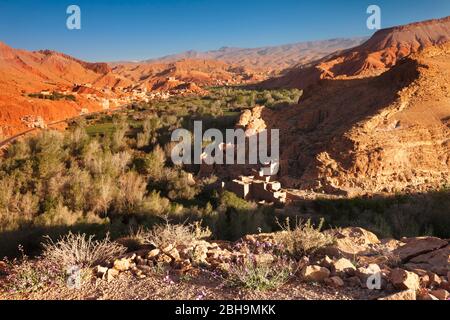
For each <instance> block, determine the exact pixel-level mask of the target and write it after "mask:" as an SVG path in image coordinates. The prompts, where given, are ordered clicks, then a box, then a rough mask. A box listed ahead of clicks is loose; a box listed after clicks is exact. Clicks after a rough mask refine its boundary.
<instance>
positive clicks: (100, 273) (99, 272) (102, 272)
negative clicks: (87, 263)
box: [94, 266, 108, 279]
mask: <svg viewBox="0 0 450 320" xmlns="http://www.w3.org/2000/svg"><path fill="white" fill-rule="evenodd" d="M107 272H108V268H106V267H102V266H96V267H95V268H94V274H95V276H96V277H99V278H102V279H103V278H104V277H105V276H106V273H107Z"/></svg>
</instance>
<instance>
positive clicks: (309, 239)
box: [276, 218, 335, 256]
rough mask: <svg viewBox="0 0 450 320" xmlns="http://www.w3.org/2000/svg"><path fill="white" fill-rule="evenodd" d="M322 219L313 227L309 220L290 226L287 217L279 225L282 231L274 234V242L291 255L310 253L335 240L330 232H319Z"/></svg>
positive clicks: (322, 222)
mask: <svg viewBox="0 0 450 320" xmlns="http://www.w3.org/2000/svg"><path fill="white" fill-rule="evenodd" d="M323 224H324V219H321V220H320V223H319V225H318V226H317V227H315V226H314V225H313V224H312V222H311V220H310V219H309V220H307V221H306V222H304V223H302V222H299V223H297V225H296V226H295V228H292V227H291V225H290V221H289V218H288V219H286V223H285V224H284V225H280V226H281V227H282V229H283V230H284V232H280V233H277V234H276V242H277V243H278V244H279V245H280V246H282V247H283V248H284V249H285V250H286V251H287V252H288V253H289V254H291V255H293V256H303V255H307V254H312V253H314V252H315V251H317V250H318V249H320V248H322V247H325V246H328V245H331V244H333V243H334V242H335V239H334V237H333V236H332V235H331V234H326V233H323V232H321V229H322V227H323Z"/></svg>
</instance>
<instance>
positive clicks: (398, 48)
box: [262, 17, 450, 89]
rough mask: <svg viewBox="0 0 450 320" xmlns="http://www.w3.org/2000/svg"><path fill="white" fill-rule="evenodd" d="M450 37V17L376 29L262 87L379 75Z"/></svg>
mask: <svg viewBox="0 0 450 320" xmlns="http://www.w3.org/2000/svg"><path fill="white" fill-rule="evenodd" d="M449 40H450V17H446V18H443V19H435V20H429V21H423V22H417V23H412V24H408V25H403V26H398V27H393V28H388V29H383V30H379V31H378V32H376V33H375V34H374V35H373V36H372V37H371V38H370V39H369V40H368V41H367V42H364V43H363V44H361V45H360V46H357V47H355V48H352V49H348V50H344V51H340V52H336V53H333V54H332V55H330V56H328V57H325V58H323V59H320V60H319V61H317V62H314V63H313V64H312V65H300V66H299V67H297V68H293V69H292V70H291V71H289V72H287V73H286V74H285V75H283V76H282V77H279V78H275V79H270V80H268V81H267V82H265V83H263V84H262V86H263V87H296V88H302V89H304V88H306V87H308V86H309V85H311V84H314V83H316V82H318V81H319V80H321V79H339V78H349V77H350V78H352V77H357V78H358V77H365V76H373V75H379V74H380V73H382V72H385V71H386V70H388V69H389V68H391V67H393V66H395V65H396V64H397V63H398V62H399V61H401V60H402V59H403V58H405V57H407V56H408V55H410V54H412V53H415V52H419V51H421V50H423V49H425V48H427V47H430V46H434V45H441V44H444V43H446V42H448V41H449Z"/></svg>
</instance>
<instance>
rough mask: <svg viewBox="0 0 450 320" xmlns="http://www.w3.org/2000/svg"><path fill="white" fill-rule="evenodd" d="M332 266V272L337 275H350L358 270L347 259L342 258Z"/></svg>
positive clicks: (333, 262)
mask: <svg viewBox="0 0 450 320" xmlns="http://www.w3.org/2000/svg"><path fill="white" fill-rule="evenodd" d="M331 265H332V270H333V271H334V272H336V273H337V274H342V273H349V272H352V271H355V270H356V267H355V266H354V265H353V263H352V262H351V261H350V260H348V259H346V258H340V259H338V260H336V261H332V263H331Z"/></svg>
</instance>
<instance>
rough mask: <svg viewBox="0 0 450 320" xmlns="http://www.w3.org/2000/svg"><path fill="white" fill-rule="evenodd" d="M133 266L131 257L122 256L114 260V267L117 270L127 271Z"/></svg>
mask: <svg viewBox="0 0 450 320" xmlns="http://www.w3.org/2000/svg"><path fill="white" fill-rule="evenodd" d="M132 266H133V263H132V259H131V258H122V259H118V260H116V261H114V269H116V270H117V271H121V272H123V271H128V270H130V268H131V267H132Z"/></svg>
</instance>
